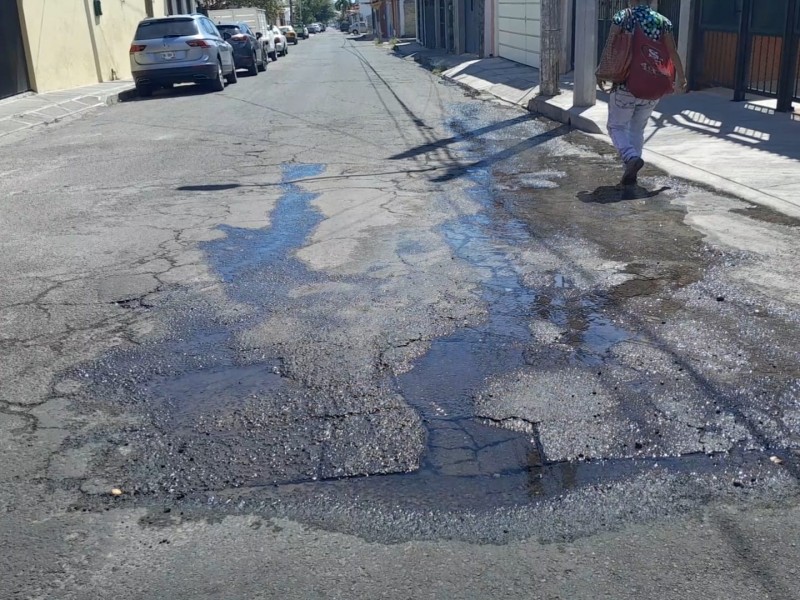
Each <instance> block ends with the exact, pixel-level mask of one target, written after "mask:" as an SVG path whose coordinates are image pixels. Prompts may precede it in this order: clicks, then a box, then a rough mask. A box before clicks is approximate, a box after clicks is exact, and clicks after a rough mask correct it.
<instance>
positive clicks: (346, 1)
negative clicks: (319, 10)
mask: <svg viewBox="0 0 800 600" xmlns="http://www.w3.org/2000/svg"><path fill="white" fill-rule="evenodd" d="M352 6H353V2H352V0H336V1H335V2H334V3H333V7H334V8H335V9H336V10H338V11H339V12H340V13H341V18H342V20H343V21H344V20H347V11H348V10H350V8H351V7H352Z"/></svg>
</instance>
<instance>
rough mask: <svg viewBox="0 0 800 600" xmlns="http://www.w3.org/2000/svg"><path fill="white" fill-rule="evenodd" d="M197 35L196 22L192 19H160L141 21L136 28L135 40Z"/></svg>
mask: <svg viewBox="0 0 800 600" xmlns="http://www.w3.org/2000/svg"><path fill="white" fill-rule="evenodd" d="M184 35H197V24H196V23H195V21H194V19H160V20H158V21H142V22H141V23H139V27H137V28H136V36H135V37H134V39H136V40H155V39H158V38H164V37H180V36H184Z"/></svg>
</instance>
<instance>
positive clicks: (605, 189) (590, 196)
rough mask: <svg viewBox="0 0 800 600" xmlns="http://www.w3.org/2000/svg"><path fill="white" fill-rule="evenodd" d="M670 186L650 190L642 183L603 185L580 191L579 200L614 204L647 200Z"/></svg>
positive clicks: (586, 202)
mask: <svg viewBox="0 0 800 600" xmlns="http://www.w3.org/2000/svg"><path fill="white" fill-rule="evenodd" d="M670 189H672V188H670V187H669V186H666V185H664V186H661V187H660V188H659V189H657V190H648V189H647V188H644V187H642V186H640V185H638V184H637V185H624V186H623V185H601V186H600V187H598V188H597V189H595V190H594V191H593V192H578V200H580V201H581V202H583V203H585V204H588V203H591V204H614V203H616V202H624V201H626V200H645V199H647V198H655V197H656V196H658V195H660V194H661V192H666V191H667V190H670Z"/></svg>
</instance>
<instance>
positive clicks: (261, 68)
mask: <svg viewBox="0 0 800 600" xmlns="http://www.w3.org/2000/svg"><path fill="white" fill-rule="evenodd" d="M258 70H259V71H266V70H267V60H266V59H264V60H262V61H261V62H260V63H258Z"/></svg>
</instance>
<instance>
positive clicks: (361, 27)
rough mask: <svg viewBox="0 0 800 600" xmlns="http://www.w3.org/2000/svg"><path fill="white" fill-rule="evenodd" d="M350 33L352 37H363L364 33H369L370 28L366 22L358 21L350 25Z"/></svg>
mask: <svg viewBox="0 0 800 600" xmlns="http://www.w3.org/2000/svg"><path fill="white" fill-rule="evenodd" d="M350 33H351V34H352V35H361V34H362V33H369V26H368V25H367V22H366V21H357V22H355V23H353V24H352V25H350Z"/></svg>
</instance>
